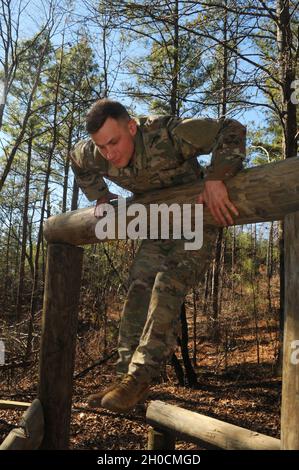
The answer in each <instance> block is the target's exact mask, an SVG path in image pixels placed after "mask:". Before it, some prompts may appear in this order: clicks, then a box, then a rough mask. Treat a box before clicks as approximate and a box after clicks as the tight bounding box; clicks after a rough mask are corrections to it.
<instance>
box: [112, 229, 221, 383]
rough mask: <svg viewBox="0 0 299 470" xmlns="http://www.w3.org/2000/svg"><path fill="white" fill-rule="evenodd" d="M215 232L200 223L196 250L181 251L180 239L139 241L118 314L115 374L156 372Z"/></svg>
mask: <svg viewBox="0 0 299 470" xmlns="http://www.w3.org/2000/svg"><path fill="white" fill-rule="evenodd" d="M216 236H217V229H215V227H208V228H205V230H204V233H203V246H202V248H201V249H200V250H185V249H184V240H142V242H141V245H140V247H139V250H138V252H137V254H136V257H135V259H134V261H133V264H132V266H131V269H130V277H129V286H130V287H129V291H128V295H127V298H126V301H125V304H124V308H123V311H122V316H121V324H120V330H119V339H118V354H119V359H118V361H117V363H116V372H117V374H118V375H122V374H125V373H129V374H131V375H133V376H134V377H135V378H136V379H138V380H141V381H143V380H144V381H149V382H151V381H153V380H154V379H156V378H157V377H158V376H159V373H160V368H161V365H162V363H163V362H165V361H166V360H167V359H169V358H170V357H171V355H172V353H173V352H174V350H175V348H176V345H177V336H178V334H179V332H180V311H181V306H182V303H183V301H184V298H185V296H186V294H187V292H188V290H189V289H190V287H192V286H194V285H196V284H197V283H198V282H199V281H200V280H201V279H202V278H203V276H204V274H205V271H206V269H207V266H208V264H209V262H210V260H211V256H212V253H213V249H214V243H215V239H216Z"/></svg>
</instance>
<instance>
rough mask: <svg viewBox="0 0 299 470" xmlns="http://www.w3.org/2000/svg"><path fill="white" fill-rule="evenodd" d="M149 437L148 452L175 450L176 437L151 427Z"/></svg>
mask: <svg viewBox="0 0 299 470" xmlns="http://www.w3.org/2000/svg"><path fill="white" fill-rule="evenodd" d="M147 437H148V440H147V450H163V449H166V450H174V449H175V436H174V435H173V434H172V433H169V432H166V431H161V430H158V429H155V428H152V427H151V428H150V429H149V431H148V436H147Z"/></svg>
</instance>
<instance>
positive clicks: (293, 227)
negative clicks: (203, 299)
mask: <svg viewBox="0 0 299 470" xmlns="http://www.w3.org/2000/svg"><path fill="white" fill-rule="evenodd" d="M298 281H299V217H298V215H297V214H296V216H295V214H292V215H290V216H287V217H286V218H285V287H286V289H285V304H284V340H283V343H284V344H283V373H282V400H281V448H282V449H283V450H299V314H298V305H299V286H298Z"/></svg>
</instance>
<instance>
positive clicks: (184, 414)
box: [146, 400, 280, 450]
mask: <svg viewBox="0 0 299 470" xmlns="http://www.w3.org/2000/svg"><path fill="white" fill-rule="evenodd" d="M146 421H147V423H148V424H150V425H151V426H153V428H152V429H150V431H149V435H148V450H161V449H175V439H176V437H179V436H180V437H181V438H183V439H184V440H187V441H191V442H194V443H196V444H197V445H198V446H201V447H204V448H209V449H211V448H212V449H214V448H220V449H225V450H280V440H279V439H274V437H269V436H265V435H264V434H260V433H258V432H253V431H250V430H249V429H245V428H241V427H239V426H235V425H233V424H229V423H225V422H223V421H220V420H219V419H214V418H209V417H208V416H204V415H202V414H198V413H194V412H193V411H189V410H185V409H183V408H180V407H178V406H174V405H169V404H167V403H163V402H162V401H158V400H157V401H152V402H151V403H150V404H149V406H148V408H147V412H146Z"/></svg>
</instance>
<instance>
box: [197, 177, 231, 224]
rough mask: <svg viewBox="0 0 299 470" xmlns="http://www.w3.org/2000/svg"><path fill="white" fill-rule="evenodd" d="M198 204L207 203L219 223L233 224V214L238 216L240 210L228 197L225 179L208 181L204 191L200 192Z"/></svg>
mask: <svg viewBox="0 0 299 470" xmlns="http://www.w3.org/2000/svg"><path fill="white" fill-rule="evenodd" d="M197 203H198V204H205V205H206V206H207V207H208V209H209V210H210V212H211V214H212V216H213V217H214V219H215V220H216V222H217V223H218V224H219V225H225V226H226V225H233V224H234V221H233V218H232V215H231V213H232V214H234V215H236V216H238V215H239V212H238V210H237V208H236V207H235V206H234V205H233V203H232V202H231V201H230V199H229V197H228V192H227V189H226V186H225V184H224V183H223V181H220V180H217V181H211V180H209V181H206V182H205V185H204V189H203V192H202V193H200V194H199V196H198V199H197Z"/></svg>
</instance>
